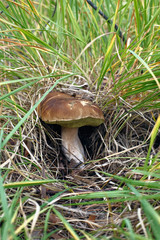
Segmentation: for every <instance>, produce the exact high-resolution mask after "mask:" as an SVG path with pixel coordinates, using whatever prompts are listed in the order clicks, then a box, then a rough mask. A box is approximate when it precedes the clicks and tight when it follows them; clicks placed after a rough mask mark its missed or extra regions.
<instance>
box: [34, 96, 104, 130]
mask: <svg viewBox="0 0 160 240" xmlns="http://www.w3.org/2000/svg"><path fill="white" fill-rule="evenodd" d="M38 115H39V117H40V118H41V119H42V121H44V122H46V123H50V124H58V125H61V126H63V127H70V128H74V127H82V126H86V125H88V126H98V125H100V124H101V123H103V122H104V116H103V112H102V111H101V109H100V108H99V107H98V106H97V105H96V104H94V103H92V102H91V101H88V100H82V99H79V98H76V97H72V96H70V95H68V94H66V93H61V92H54V91H51V92H50V93H49V94H48V95H47V96H46V98H45V99H44V100H43V101H42V102H41V103H40V104H39V105H38Z"/></svg>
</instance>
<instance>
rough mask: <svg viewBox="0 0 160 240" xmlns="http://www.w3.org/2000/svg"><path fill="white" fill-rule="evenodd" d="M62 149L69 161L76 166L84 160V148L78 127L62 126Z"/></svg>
mask: <svg viewBox="0 0 160 240" xmlns="http://www.w3.org/2000/svg"><path fill="white" fill-rule="evenodd" d="M61 138H62V151H63V153H64V155H65V156H66V158H67V160H68V161H69V162H71V161H72V162H73V163H75V167H76V166H77V165H79V164H80V163H83V162H84V149H83V146H82V143H81V141H80V139H79V137H78V128H67V127H62V128H61Z"/></svg>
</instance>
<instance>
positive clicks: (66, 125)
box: [37, 91, 104, 167]
mask: <svg viewBox="0 0 160 240" xmlns="http://www.w3.org/2000/svg"><path fill="white" fill-rule="evenodd" d="M37 110H38V116H39V117H40V118H41V120H42V121H44V122H45V123H49V124H58V125H60V126H61V139H62V151H63V153H64V155H65V156H66V158H67V160H68V161H69V162H72V163H74V167H77V166H79V165H80V164H81V163H84V158H85V154H84V149H83V146H82V143H81V141H80V139H79V137H78V128H79V127H82V126H86V125H88V126H99V125H100V124H102V123H103V122H104V115H103V112H102V110H101V109H100V108H99V107H98V106H97V105H96V104H94V103H92V102H91V101H88V100H84V99H79V98H77V97H73V96H70V95H68V94H66V93H62V92H55V91H51V92H50V93H49V94H48V95H47V96H46V98H45V99H44V100H43V101H42V102H41V103H40V104H39V105H38V109H37ZM82 166H83V164H81V167H82Z"/></svg>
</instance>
